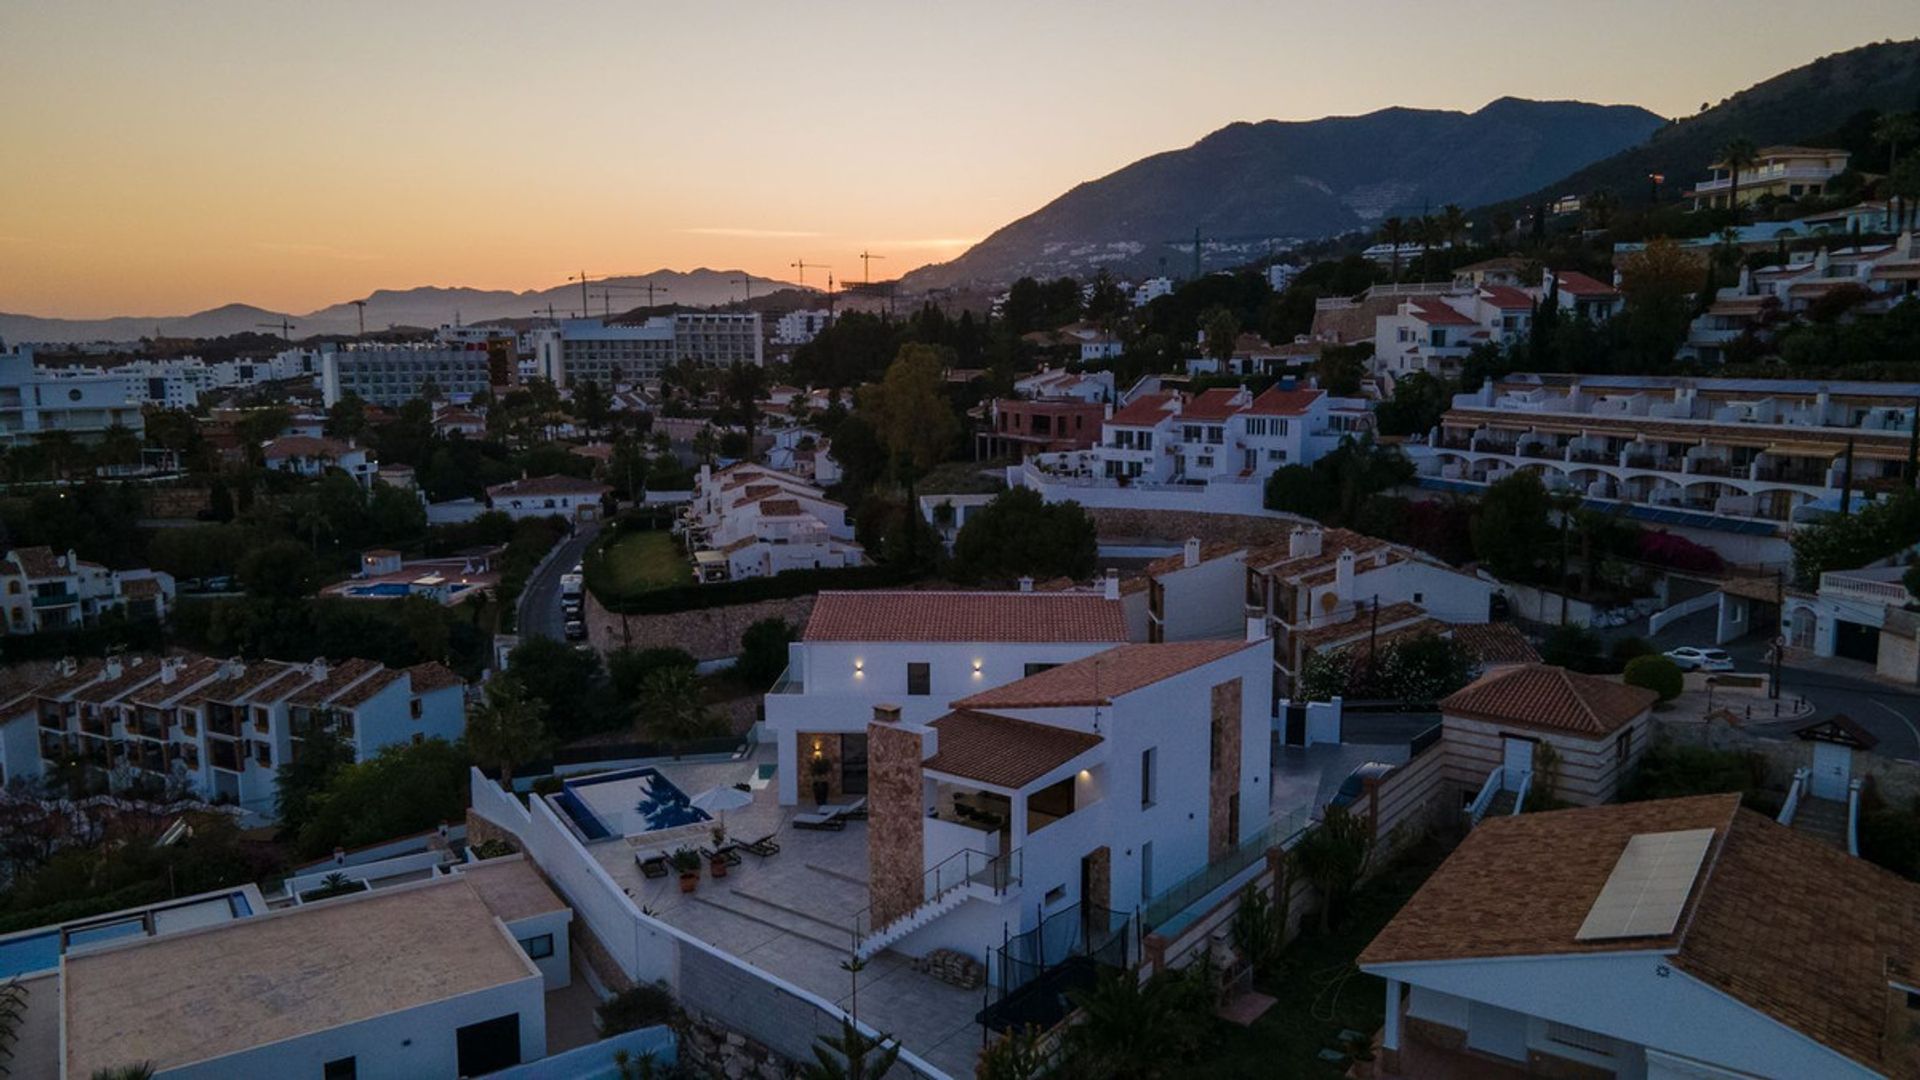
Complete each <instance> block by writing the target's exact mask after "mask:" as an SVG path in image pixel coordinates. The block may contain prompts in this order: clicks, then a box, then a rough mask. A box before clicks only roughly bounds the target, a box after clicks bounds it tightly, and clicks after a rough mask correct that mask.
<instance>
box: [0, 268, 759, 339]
mask: <svg viewBox="0 0 1920 1080" xmlns="http://www.w3.org/2000/svg"><path fill="white" fill-rule="evenodd" d="M741 276H742V272H741V271H739V270H709V269H707V268H706V267H701V268H700V269H697V270H689V271H686V272H681V271H678V270H659V271H656V272H654V273H651V274H645V275H641V276H637V277H620V278H608V279H607V280H606V281H604V282H602V281H597V280H596V281H591V282H589V283H588V285H587V291H588V294H589V301H590V308H591V312H592V314H595V315H599V314H602V313H604V312H605V311H606V310H608V306H609V305H608V303H607V301H605V300H603V299H602V292H603V286H612V287H613V288H612V302H611V309H612V311H613V312H614V313H615V314H616V315H618V314H619V313H620V312H623V311H627V310H629V309H631V308H633V307H634V306H635V305H636V304H644V303H645V302H646V295H647V294H646V291H645V286H646V284H647V283H648V282H649V281H651V282H652V283H653V285H654V288H655V296H654V300H653V302H654V303H655V304H658V305H666V304H681V305H686V306H689V307H715V306H718V305H721V304H726V303H729V302H730V301H733V300H737V299H739V298H740V296H741V293H742V289H741V288H740V286H739V285H736V284H734V282H736V281H738V280H739V279H740V278H741ZM753 288H754V291H755V292H756V293H762V294H764V293H768V292H771V291H773V290H775V289H793V288H797V286H794V285H792V284H790V283H788V282H784V281H771V280H768V279H766V278H760V277H756V278H754V279H753ZM363 299H364V300H365V301H366V305H367V306H366V325H367V330H368V332H369V333H371V332H373V331H375V330H384V329H387V328H388V327H396V326H406V327H426V328H432V327H436V326H439V325H441V324H442V323H450V322H453V321H454V320H455V319H456V318H457V319H458V320H459V321H460V322H462V323H466V324H472V323H479V322H487V321H489V320H494V319H526V318H529V317H530V316H532V315H533V314H534V313H535V312H536V311H538V312H539V313H541V314H543V315H544V314H545V313H546V311H547V308H548V305H552V308H553V311H554V313H555V314H556V315H560V316H563V317H564V316H566V315H569V314H574V315H577V314H579V312H580V286H579V285H578V284H577V283H576V284H571V285H555V286H553V287H552V288H549V289H534V290H529V291H527V292H513V291H511V290H508V289H463V288H442V287H439V286H431V285H427V286H421V287H418V288H413V289H380V290H378V291H376V292H374V293H372V294H370V295H368V296H366V297H364V298H363ZM755 299H756V300H757V299H758V297H756V298H755ZM282 320H285V321H287V322H290V323H292V324H293V337H294V339H295V340H299V339H300V338H303V337H311V336H315V335H321V334H354V333H356V332H358V330H359V327H360V313H359V311H358V310H357V309H356V307H355V306H354V305H353V304H352V303H351V302H348V303H339V304H334V305H331V306H329V307H324V308H321V309H320V310H318V311H310V312H307V313H306V314H304V315H303V314H295V313H291V312H281V311H269V310H267V309H265V308H260V307H255V306H253V305H251V304H226V305H223V306H221V307H217V308H212V309H210V310H207V311H201V312H196V313H195V314H192V315H170V316H161V317H157V318H150V317H141V316H120V317H116V318H108V319H48V318H41V317H39V316H35V315H16V314H8V313H5V312H0V340H4V341H6V342H7V343H9V344H13V343H17V342H36V341H38V342H76V341H132V340H135V339H138V338H143V337H154V336H156V335H158V336H161V337H183V338H196V337H198V338H205V337H222V336H225V335H227V334H238V333H245V332H250V331H262V330H265V331H267V332H277V331H278V329H279V327H280V324H281V321H282ZM263 324H269V325H263Z"/></svg>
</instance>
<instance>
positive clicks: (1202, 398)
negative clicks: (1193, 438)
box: [1180, 386, 1241, 420]
mask: <svg viewBox="0 0 1920 1080" xmlns="http://www.w3.org/2000/svg"><path fill="white" fill-rule="evenodd" d="M1240 395H1241V391H1240V390H1236V389H1234V388H1232V387H1227V386H1216V387H1214V388H1213V389H1211V390H1202V391H1201V392H1200V393H1199V394H1197V395H1195V396H1194V397H1193V399H1192V400H1190V401H1188V402H1187V403H1186V405H1185V406H1184V407H1182V408H1181V410H1180V419H1182V420H1225V419H1226V418H1227V417H1229V416H1232V415H1233V414H1234V413H1237V412H1239V411H1240V404H1239V402H1240Z"/></svg>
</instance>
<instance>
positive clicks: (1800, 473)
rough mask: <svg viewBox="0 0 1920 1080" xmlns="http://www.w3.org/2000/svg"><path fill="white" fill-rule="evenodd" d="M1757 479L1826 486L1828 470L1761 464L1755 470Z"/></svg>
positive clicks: (1754, 474) (1770, 481)
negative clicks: (1770, 466)
mask: <svg viewBox="0 0 1920 1080" xmlns="http://www.w3.org/2000/svg"><path fill="white" fill-rule="evenodd" d="M1753 478H1754V479H1755V480H1765V481H1767V482H1769V483H1775V484H1802V485H1805V486H1807V487H1826V486H1827V470H1826V469H1824V468H1818V467H1815V468H1796V467H1793V466H1786V465H1781V466H1774V467H1772V468H1769V467H1767V466H1764V465H1763V466H1761V467H1759V468H1757V469H1755V470H1754V471H1753Z"/></svg>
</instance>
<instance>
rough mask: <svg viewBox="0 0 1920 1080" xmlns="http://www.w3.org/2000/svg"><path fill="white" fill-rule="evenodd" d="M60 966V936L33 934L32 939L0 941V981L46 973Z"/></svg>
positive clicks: (56, 933) (55, 933) (57, 934)
mask: <svg viewBox="0 0 1920 1080" xmlns="http://www.w3.org/2000/svg"><path fill="white" fill-rule="evenodd" d="M59 966H60V934H59V932H58V931H55V932H53V933H48V934H35V935H33V936H32V937H24V938H14V939H13V940H11V941H0V979H4V978H7V977H9V976H13V975H25V974H28V973H29V972H34V971H46V970H47V969H49V968H57V967H59Z"/></svg>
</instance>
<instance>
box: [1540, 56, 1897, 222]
mask: <svg viewBox="0 0 1920 1080" xmlns="http://www.w3.org/2000/svg"><path fill="white" fill-rule="evenodd" d="M1917 105H1920V41H1887V42H1879V43H1877V44H1873V45H1862V46H1861V47H1859V48H1857V49H1848V50H1847V51H1846V52H1842V53H1835V54H1833V55H1832V56H1824V57H1821V58H1820V59H1818V60H1815V61H1814V62H1813V63H1811V64H1805V65H1802V66H1801V67H1797V68H1794V69H1793V70H1791V71H1788V72H1786V73H1784V74H1780V75H1776V76H1774V77H1773V78H1771V79H1768V80H1766V81H1765V82H1761V83H1757V84H1755V85H1753V86H1750V87H1748V88H1747V89H1745V90H1742V91H1740V92H1739V93H1737V94H1734V95H1733V96H1731V97H1729V98H1727V99H1725V100H1724V101H1722V102H1720V103H1719V104H1718V105H1715V106H1713V107H1712V108H1709V109H1706V110H1704V111H1702V112H1700V113H1697V114H1696V115H1693V116H1690V117H1688V118H1686V119H1685V120H1680V121H1676V122H1675V123H1672V124H1669V125H1667V126H1665V127H1663V128H1661V129H1660V130H1658V131H1656V132H1654V133H1653V136H1652V137H1651V138H1649V139H1648V140H1647V141H1646V142H1644V143H1641V144H1640V145H1638V146H1634V147H1631V148H1629V149H1626V150H1622V151H1621V152H1620V153H1617V154H1614V155H1612V156H1610V157H1606V158H1603V159H1601V160H1599V161H1596V162H1593V163H1592V164H1590V165H1587V166H1586V167H1584V168H1581V169H1579V170H1577V171H1575V172H1573V173H1572V174H1571V175H1568V176H1564V177H1561V178H1560V179H1557V180H1555V181H1553V182H1552V183H1551V184H1546V185H1543V186H1541V187H1537V188H1534V189H1532V190H1531V191H1530V192H1529V193H1528V194H1527V195H1526V196H1525V197H1524V198H1521V199H1516V200H1514V204H1515V205H1522V204H1531V203H1535V202H1538V201H1540V200H1542V199H1550V198H1553V197H1555V196H1558V195H1585V194H1587V193H1588V192H1592V191H1598V190H1601V189H1606V190H1609V191H1612V192H1613V193H1614V194H1615V195H1618V196H1620V197H1621V198H1624V199H1626V200H1628V201H1633V202H1645V201H1646V198H1647V196H1648V195H1649V194H1650V193H1651V184H1650V182H1649V180H1648V174H1650V173H1658V174H1660V175H1663V176H1664V177H1665V178H1666V181H1665V183H1666V192H1665V194H1666V196H1668V197H1671V196H1672V195H1674V194H1676V193H1678V192H1679V191H1682V190H1685V189H1686V188H1688V187H1691V186H1692V185H1693V184H1694V183H1695V182H1697V181H1699V180H1702V179H1704V178H1705V177H1706V175H1707V166H1709V165H1710V164H1712V162H1713V160H1714V159H1715V158H1716V157H1718V156H1719V150H1720V148H1721V147H1723V146H1725V145H1727V143H1729V142H1731V141H1733V140H1734V139H1740V138H1744V139H1750V140H1752V141H1753V144H1754V145H1755V146H1767V145H1769V144H1774V145H1778V144H1788V145H1805V144H1808V143H1811V144H1812V145H1814V146H1832V147H1840V148H1844V149H1855V150H1856V151H1857V152H1858V151H1865V150H1869V149H1871V150H1872V151H1873V152H1874V153H1875V154H1876V156H1877V157H1878V156H1879V155H1878V147H1877V146H1875V145H1874V142H1873V137H1872V133H1871V130H1870V129H1868V130H1862V131H1853V130H1850V128H1851V127H1852V126H1853V125H1854V123H1855V121H1856V120H1857V118H1859V117H1860V116H1861V114H1862V113H1863V112H1866V111H1867V110H1879V111H1887V110H1896V111H1898V110H1907V109H1912V108H1914V107H1915V106H1917ZM1882 160H1884V159H1883V158H1882ZM1861 164H1862V162H1861V161H1860V160H1859V159H1858V158H1856V160H1855V162H1854V165H1855V166H1856V167H1859V166H1860V165H1861Z"/></svg>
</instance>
